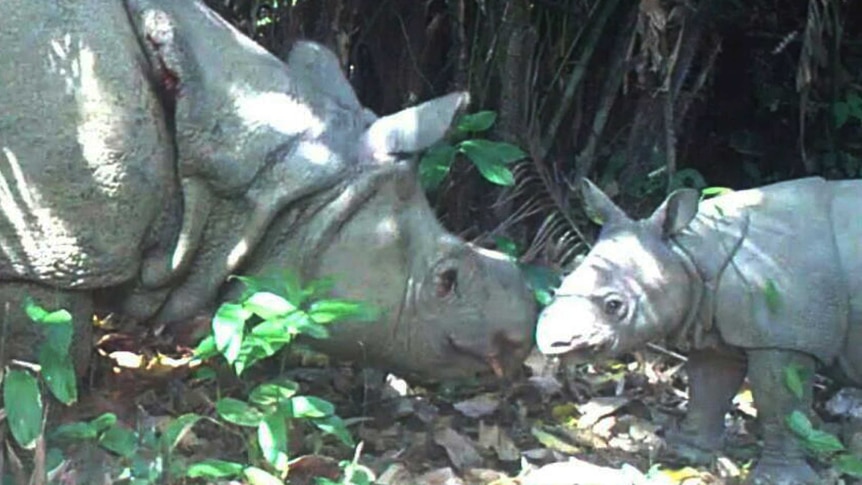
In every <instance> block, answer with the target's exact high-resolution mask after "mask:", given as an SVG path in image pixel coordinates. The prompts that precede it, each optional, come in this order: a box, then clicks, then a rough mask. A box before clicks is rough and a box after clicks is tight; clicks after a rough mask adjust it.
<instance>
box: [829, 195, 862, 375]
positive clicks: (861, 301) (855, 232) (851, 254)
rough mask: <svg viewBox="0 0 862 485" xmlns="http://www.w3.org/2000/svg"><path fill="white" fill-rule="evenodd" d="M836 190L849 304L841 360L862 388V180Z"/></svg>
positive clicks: (837, 224)
mask: <svg viewBox="0 0 862 485" xmlns="http://www.w3.org/2000/svg"><path fill="white" fill-rule="evenodd" d="M833 187H834V189H833V192H834V197H833V199H832V214H833V217H832V223H833V227H834V232H835V242H836V244H837V246H838V253H839V256H840V260H841V268H842V270H843V273H844V278H845V281H846V282H847V290H848V297H849V300H850V318H849V322H848V331H847V338H846V339H845V341H844V345H843V347H842V352H841V354H840V355H839V356H838V360H839V364H840V366H841V368H842V370H843V372H844V374H845V375H846V376H848V377H850V378H851V379H852V380H853V381H854V382H855V383H856V384H857V385H862V353H860V352H859V349H862V244H860V241H862V217H860V215H859V210H860V207H862V180H841V181H837V182H833Z"/></svg>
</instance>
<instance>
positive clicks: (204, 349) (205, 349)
mask: <svg viewBox="0 0 862 485" xmlns="http://www.w3.org/2000/svg"><path fill="white" fill-rule="evenodd" d="M218 353H219V352H218V348H217V347H216V343H215V337H213V335H212V334H210V335H207V336H206V337H204V339H203V340H201V341H200V343H199V344H198V346H197V347H196V348H195V351H194V355H195V359H198V360H206V359H209V358H212V357H215V356H216V355H218Z"/></svg>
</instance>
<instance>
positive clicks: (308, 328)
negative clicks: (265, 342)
mask: <svg viewBox="0 0 862 485" xmlns="http://www.w3.org/2000/svg"><path fill="white" fill-rule="evenodd" d="M283 323H284V327H285V329H286V331H287V332H289V333H291V334H293V335H299V334H303V335H307V336H309V337H312V338H316V339H324V338H329V330H327V329H326V327H324V326H323V325H321V324H319V323H317V322H315V321H314V320H312V319H311V317H310V316H309V315H308V313H305V312H296V313H291V314H290V315H288V316H287V317H285V318H284V321H283Z"/></svg>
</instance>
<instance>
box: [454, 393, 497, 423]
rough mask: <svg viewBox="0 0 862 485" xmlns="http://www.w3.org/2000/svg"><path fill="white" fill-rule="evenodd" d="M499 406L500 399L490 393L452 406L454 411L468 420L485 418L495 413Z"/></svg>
mask: <svg viewBox="0 0 862 485" xmlns="http://www.w3.org/2000/svg"><path fill="white" fill-rule="evenodd" d="M499 406H500V397H499V396H497V395H496V394H493V393H490V392H487V393H485V394H479V395H478V396H476V397H473V398H470V399H465V400H463V401H461V402H457V403H455V404H454V407H455V409H457V410H458V411H460V412H461V414H463V415H464V416H467V417H468V418H481V417H483V416H487V415H489V414H491V413H493V412H494V411H496V410H497V408H498V407H499Z"/></svg>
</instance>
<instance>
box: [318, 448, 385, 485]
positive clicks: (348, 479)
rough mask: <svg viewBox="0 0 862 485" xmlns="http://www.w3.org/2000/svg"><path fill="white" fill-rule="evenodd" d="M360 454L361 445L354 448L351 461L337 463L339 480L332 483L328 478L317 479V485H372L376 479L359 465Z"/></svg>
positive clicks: (372, 473)
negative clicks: (339, 473)
mask: <svg viewBox="0 0 862 485" xmlns="http://www.w3.org/2000/svg"><path fill="white" fill-rule="evenodd" d="M361 453H362V443H359V445H357V446H356V451H355V452H354V454H353V459H352V460H345V461H342V462H341V463H339V464H338V465H339V467H341V470H342V477H341V480H339V481H337V482H334V481H332V480H330V479H328V478H317V479H315V483H316V484H317V485H373V484H374V483H375V480H376V477H375V476H374V472H372V471H371V470H370V469H369V468H368V467H365V466H363V465H360V464H359V455H360V454H361Z"/></svg>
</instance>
